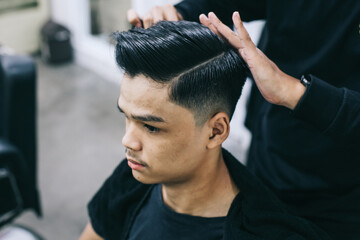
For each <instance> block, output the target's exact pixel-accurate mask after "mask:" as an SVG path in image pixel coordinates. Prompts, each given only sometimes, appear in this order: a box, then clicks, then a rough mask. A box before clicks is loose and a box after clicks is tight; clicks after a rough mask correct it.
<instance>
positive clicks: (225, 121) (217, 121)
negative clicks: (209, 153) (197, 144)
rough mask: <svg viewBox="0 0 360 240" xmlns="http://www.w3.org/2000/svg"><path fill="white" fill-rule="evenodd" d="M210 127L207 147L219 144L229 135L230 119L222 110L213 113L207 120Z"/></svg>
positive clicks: (210, 147)
mask: <svg viewBox="0 0 360 240" xmlns="http://www.w3.org/2000/svg"><path fill="white" fill-rule="evenodd" d="M208 124H209V128H210V134H209V142H208V144H207V148H208V149H212V148H215V147H217V146H220V145H221V144H222V143H223V142H224V141H225V140H226V139H227V137H228V136H229V132H230V120H229V116H228V115H227V114H226V113H224V112H219V113H217V114H215V115H214V116H213V117H212V118H211V119H210V120H209V122H208Z"/></svg>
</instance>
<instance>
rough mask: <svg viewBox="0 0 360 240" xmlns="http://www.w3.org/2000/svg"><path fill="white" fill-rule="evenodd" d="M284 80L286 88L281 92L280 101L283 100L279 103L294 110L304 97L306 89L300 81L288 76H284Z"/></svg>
mask: <svg viewBox="0 0 360 240" xmlns="http://www.w3.org/2000/svg"><path fill="white" fill-rule="evenodd" d="M282 78H283V79H282V82H283V83H284V86H285V88H284V90H283V91H279V99H282V100H281V101H280V102H279V105H281V106H284V107H287V108H289V109H291V110H294V109H295V107H296V106H297V105H298V103H299V101H300V99H301V98H302V96H303V95H304V93H305V90H306V87H305V86H304V85H303V84H302V83H301V82H300V81H299V79H296V78H294V77H291V76H289V75H287V74H284V75H283V76H282Z"/></svg>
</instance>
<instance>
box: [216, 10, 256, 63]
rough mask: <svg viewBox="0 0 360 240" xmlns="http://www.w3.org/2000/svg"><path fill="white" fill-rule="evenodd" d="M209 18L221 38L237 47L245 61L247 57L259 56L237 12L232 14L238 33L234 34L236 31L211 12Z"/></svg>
mask: <svg viewBox="0 0 360 240" xmlns="http://www.w3.org/2000/svg"><path fill="white" fill-rule="evenodd" d="M209 20H210V22H211V24H212V25H214V27H215V28H216V30H217V31H218V32H219V34H220V35H221V36H222V38H224V39H225V40H226V41H227V42H228V43H229V44H230V45H232V46H233V47H234V48H236V49H238V51H239V53H240V55H241V56H242V57H243V58H244V60H245V61H246V62H247V60H248V59H249V58H250V59H254V58H257V57H258V56H259V54H258V51H257V48H256V46H255V44H254V43H253V42H252V40H251V38H250V36H249V33H248V32H247V31H246V29H245V27H244V25H243V23H242V21H241V19H240V15H239V13H238V12H235V13H234V14H233V21H234V25H235V29H236V31H237V33H238V35H236V33H235V32H234V31H232V30H231V29H230V28H229V27H228V26H226V25H225V24H223V23H222V22H221V21H220V20H219V19H218V18H217V17H216V15H215V14H214V13H212V12H211V13H209Z"/></svg>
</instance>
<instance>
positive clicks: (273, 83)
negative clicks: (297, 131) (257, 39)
mask: <svg viewBox="0 0 360 240" xmlns="http://www.w3.org/2000/svg"><path fill="white" fill-rule="evenodd" d="M200 22H201V23H202V24H204V25H205V26H207V27H209V28H210V29H211V30H212V31H213V32H214V33H216V34H217V35H218V36H220V37H221V38H223V39H224V40H225V41H227V42H228V43H229V44H230V45H232V46H233V47H234V48H236V49H237V50H238V52H239V54H240V55H241V57H242V58H243V59H244V61H245V62H246V63H247V64H248V66H249V69H250V71H251V73H252V75H253V78H254V80H255V83H256V85H257V87H258V88H259V90H260V92H261V94H262V95H263V97H264V98H265V99H266V100H267V101H268V102H270V103H272V104H276V105H282V106H285V107H287V108H289V109H292V110H293V109H294V108H295V107H296V105H297V103H298V102H299V100H300V98H301V97H302V95H303V94H304V92H305V87H304V86H303V85H302V84H301V83H300V81H299V80H297V79H295V78H293V77H291V76H289V75H287V74H286V73H284V72H282V71H281V70H280V69H279V68H278V67H277V66H276V65H275V63H273V62H272V61H271V60H270V59H269V58H267V57H266V56H265V54H264V53H263V52H262V51H261V50H260V49H258V48H257V47H256V46H255V44H254V43H253V42H252V40H251V38H250V36H249V33H248V32H247V31H246V29H245V27H244V25H243V23H242V21H241V19H240V15H239V13H238V12H234V14H233V22H234V26H235V29H236V31H237V33H238V35H236V34H235V33H234V32H233V31H232V30H231V29H230V28H229V27H227V26H226V25H224V24H223V23H222V22H221V21H220V20H219V19H218V18H217V17H216V15H215V14H214V13H209V15H208V17H207V16H205V15H204V14H202V15H200Z"/></svg>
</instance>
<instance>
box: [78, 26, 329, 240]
mask: <svg viewBox="0 0 360 240" xmlns="http://www.w3.org/2000/svg"><path fill="white" fill-rule="evenodd" d="M115 37H116V40H117V46H116V60H117V63H118V65H119V66H120V67H121V68H122V69H124V71H125V75H124V78H123V79H122V83H121V90H120V97H119V99H118V107H119V109H120V111H121V112H122V113H123V114H124V115H125V117H126V134H125V136H124V137H123V141H122V143H123V145H124V146H125V148H126V150H127V153H126V158H127V160H126V161H123V162H122V163H120V165H119V166H118V167H117V168H116V170H115V171H114V173H113V174H112V175H111V176H110V177H109V178H108V179H107V181H106V182H105V183H104V184H103V186H102V187H101V189H100V190H99V191H98V192H97V193H96V195H95V196H94V198H93V199H92V200H91V202H90V203H89V206H88V210H89V215H90V223H89V224H88V226H87V227H86V228H85V230H84V232H83V234H82V236H81V237H80V239H82V240H83V239H84V240H85V239H110V240H111V239H137V240H141V239H157V240H161V239H187V240H189V239H190V240H191V239H197V240H198V239H206V240H209V239H327V235H326V234H325V233H323V232H322V231H321V230H319V229H318V228H316V227H314V226H313V225H311V224H310V223H308V222H306V221H305V220H303V219H301V218H298V217H295V216H292V215H290V214H289V213H288V212H287V211H286V210H285V209H284V208H283V206H282V204H281V203H280V202H279V201H278V200H277V199H276V197H275V196H274V195H273V194H272V193H270V192H269V191H268V190H267V189H266V188H265V187H264V186H263V185H261V184H260V183H259V182H258V181H257V180H256V179H254V177H253V176H252V175H251V174H250V173H249V172H248V171H247V170H246V169H245V167H244V166H243V165H241V163H239V162H238V161H237V160H236V159H235V158H234V157H232V156H231V154H230V153H228V152H227V151H226V150H224V149H222V147H221V145H222V143H223V142H224V141H225V140H226V138H227V136H228V134H229V130H230V129H229V121H230V118H231V116H232V114H233V111H234V109H235V105H236V103H237V100H238V98H239V96H240V94H241V89H242V86H243V84H244V81H245V78H246V72H247V71H248V70H247V68H246V67H245V66H244V64H243V61H242V59H241V58H240V57H239V56H238V54H237V53H236V52H235V51H234V50H233V49H231V48H230V47H229V46H228V45H227V44H225V43H224V42H223V41H222V40H221V39H220V38H218V37H217V36H216V35H215V34H214V33H213V32H212V31H210V30H209V29H208V28H206V27H204V26H202V25H200V24H198V23H191V22H185V21H182V22H160V23H159V24H157V25H155V26H154V27H152V28H149V29H147V30H144V29H140V28H139V29H134V30H130V31H128V32H123V33H118V34H116V35H115Z"/></svg>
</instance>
